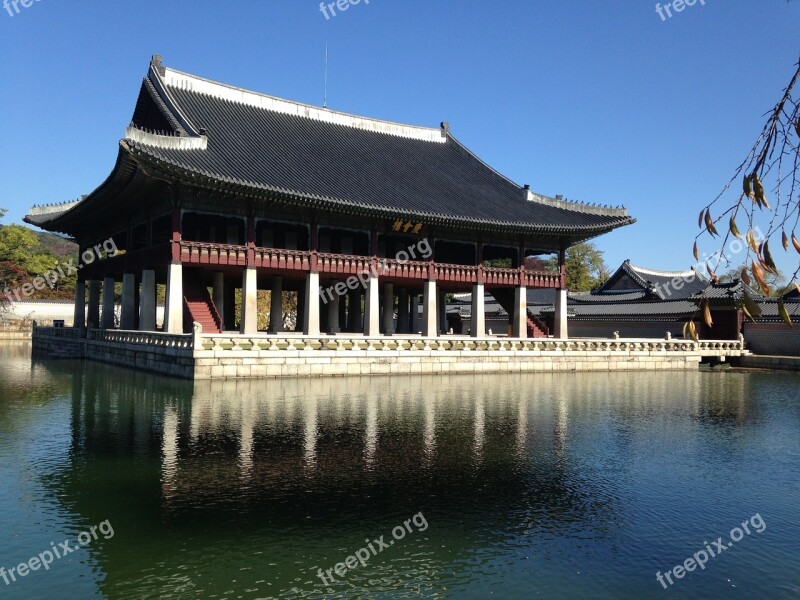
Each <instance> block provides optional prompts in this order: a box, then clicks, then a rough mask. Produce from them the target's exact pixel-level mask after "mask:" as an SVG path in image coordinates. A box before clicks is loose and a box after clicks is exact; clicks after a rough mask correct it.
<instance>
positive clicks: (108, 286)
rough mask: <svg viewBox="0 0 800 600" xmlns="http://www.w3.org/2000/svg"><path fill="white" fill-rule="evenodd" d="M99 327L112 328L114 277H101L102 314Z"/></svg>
mask: <svg viewBox="0 0 800 600" xmlns="http://www.w3.org/2000/svg"><path fill="white" fill-rule="evenodd" d="M101 319H102V322H101V325H100V326H101V328H102V329H114V278H113V277H106V278H105V279H103V314H102V315H101Z"/></svg>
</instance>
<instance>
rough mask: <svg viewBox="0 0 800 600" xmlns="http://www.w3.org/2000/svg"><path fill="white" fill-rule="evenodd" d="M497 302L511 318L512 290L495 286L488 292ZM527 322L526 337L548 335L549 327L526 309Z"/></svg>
mask: <svg viewBox="0 0 800 600" xmlns="http://www.w3.org/2000/svg"><path fill="white" fill-rule="evenodd" d="M489 293H490V294H491V295H492V296H493V297H494V299H495V300H497V303H498V304H499V305H500V306H502V307H503V310H505V311H506V312H507V313H508V318H509V320H511V319H512V318H513V316H514V290H513V289H506V288H495V289H492V290H490V292H489ZM527 313H528V314H527V319H526V321H527V324H528V337H529V338H546V337H548V336H549V335H550V328H549V327H547V324H546V323H545V322H544V321H542V320H541V319H540V318H539V317H537V316H536V315H534V314H533V313H531V311H527Z"/></svg>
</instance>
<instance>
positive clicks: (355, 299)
mask: <svg viewBox="0 0 800 600" xmlns="http://www.w3.org/2000/svg"><path fill="white" fill-rule="evenodd" d="M363 330H364V325H363V323H362V322H361V291H360V290H352V291H351V292H350V295H349V297H348V299H347V331H349V332H350V333H358V332H360V331H363Z"/></svg>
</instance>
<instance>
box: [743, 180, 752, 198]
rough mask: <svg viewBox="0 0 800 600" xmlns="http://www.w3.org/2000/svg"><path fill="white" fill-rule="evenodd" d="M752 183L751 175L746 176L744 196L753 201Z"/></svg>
mask: <svg viewBox="0 0 800 600" xmlns="http://www.w3.org/2000/svg"><path fill="white" fill-rule="evenodd" d="M752 181H753V180H752V179H751V178H750V176H749V175H745V176H744V181H743V182H742V189H744V195H745V196H747V197H748V198H750V199H751V200H752V199H753V183H752Z"/></svg>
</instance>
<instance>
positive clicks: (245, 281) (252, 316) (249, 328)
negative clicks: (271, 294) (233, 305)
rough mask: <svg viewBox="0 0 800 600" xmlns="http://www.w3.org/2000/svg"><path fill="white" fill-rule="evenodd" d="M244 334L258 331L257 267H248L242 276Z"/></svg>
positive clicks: (241, 331) (241, 328) (242, 331)
mask: <svg viewBox="0 0 800 600" xmlns="http://www.w3.org/2000/svg"><path fill="white" fill-rule="evenodd" d="M239 332H240V333H241V334H242V335H253V334H255V333H258V273H257V272H256V269H255V267H247V268H245V270H244V275H243V277H242V324H241V327H240V328H239Z"/></svg>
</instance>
